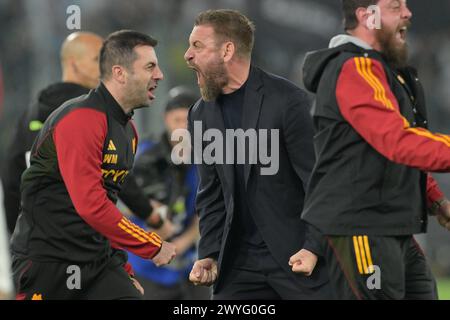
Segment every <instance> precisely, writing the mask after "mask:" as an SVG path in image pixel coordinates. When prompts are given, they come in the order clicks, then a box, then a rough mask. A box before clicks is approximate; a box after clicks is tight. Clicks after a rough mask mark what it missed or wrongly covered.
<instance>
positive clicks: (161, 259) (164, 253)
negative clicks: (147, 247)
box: [152, 241, 177, 267]
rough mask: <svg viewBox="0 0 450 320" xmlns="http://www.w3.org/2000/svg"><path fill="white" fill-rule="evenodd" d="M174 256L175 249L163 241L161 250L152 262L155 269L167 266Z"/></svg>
mask: <svg viewBox="0 0 450 320" xmlns="http://www.w3.org/2000/svg"><path fill="white" fill-rule="evenodd" d="M176 255H177V253H176V247H175V246H174V245H173V244H171V243H170V242H167V241H163V243H162V245H161V249H160V250H159V252H158V254H157V255H156V256H154V257H153V259H152V261H153V262H154V263H155V264H156V266H157V267H161V266H163V265H165V264H169V263H170V262H171V261H172V259H173V258H175V256H176Z"/></svg>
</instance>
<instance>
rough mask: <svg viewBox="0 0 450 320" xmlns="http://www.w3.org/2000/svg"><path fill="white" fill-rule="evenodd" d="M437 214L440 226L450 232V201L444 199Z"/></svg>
mask: <svg viewBox="0 0 450 320" xmlns="http://www.w3.org/2000/svg"><path fill="white" fill-rule="evenodd" d="M435 213H436V219H437V221H438V222H439V224H440V225H441V226H443V227H444V228H446V229H447V230H450V201H449V200H448V199H443V201H442V202H441V204H440V206H439V208H438V209H437V210H436V212H435Z"/></svg>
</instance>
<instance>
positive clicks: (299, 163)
mask: <svg viewBox="0 0 450 320" xmlns="http://www.w3.org/2000/svg"><path fill="white" fill-rule="evenodd" d="M310 106H311V103H310V99H309V98H308V96H307V94H306V93H305V92H303V91H301V90H297V91H295V93H294V94H293V95H292V96H291V98H290V99H289V102H288V106H287V108H286V111H285V114H284V117H283V120H284V123H283V133H284V139H285V141H286V148H287V151H288V155H289V159H290V161H291V164H292V166H293V168H294V170H295V172H296V173H297V176H298V177H299V178H300V179H301V180H302V184H303V190H305V192H306V190H307V187H308V181H309V177H310V175H311V171H312V169H313V166H314V162H315V154H314V145H313V135H314V130H313V126H312V117H311V115H310V113H309V112H310ZM304 223H305V224H306V222H304ZM321 241H322V236H321V234H320V232H319V231H318V230H317V229H313V227H312V226H310V225H309V224H306V231H305V243H304V244H303V248H304V249H307V250H309V251H311V252H313V253H315V254H317V255H321V252H322V250H321V248H322V246H321Z"/></svg>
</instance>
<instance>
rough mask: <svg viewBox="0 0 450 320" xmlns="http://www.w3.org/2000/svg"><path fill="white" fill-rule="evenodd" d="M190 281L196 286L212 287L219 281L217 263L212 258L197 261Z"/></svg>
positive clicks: (190, 275)
mask: <svg viewBox="0 0 450 320" xmlns="http://www.w3.org/2000/svg"><path fill="white" fill-rule="evenodd" d="M189 280H190V281H191V282H193V283H194V284H195V285H196V286H197V285H201V286H210V285H212V284H213V283H214V282H216V280H217V261H216V260H214V259H211V258H206V259H202V260H197V261H195V263H194V266H193V267H192V270H191V273H190V274H189Z"/></svg>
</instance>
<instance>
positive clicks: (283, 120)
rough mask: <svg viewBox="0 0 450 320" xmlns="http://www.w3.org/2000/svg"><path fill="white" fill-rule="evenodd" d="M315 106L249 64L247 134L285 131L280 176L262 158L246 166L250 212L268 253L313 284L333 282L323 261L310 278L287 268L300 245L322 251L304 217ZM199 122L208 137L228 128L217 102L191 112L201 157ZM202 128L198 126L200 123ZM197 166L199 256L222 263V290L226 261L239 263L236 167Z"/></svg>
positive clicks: (201, 103) (196, 148) (284, 82)
mask: <svg viewBox="0 0 450 320" xmlns="http://www.w3.org/2000/svg"><path fill="white" fill-rule="evenodd" d="M309 107H310V101H309V99H308V96H307V95H306V93H305V92H304V91H303V90H301V89H300V88H298V87H297V86H296V85H294V84H293V83H291V82H289V81H288V80H286V79H283V78H280V77H278V76H275V75H271V74H268V73H266V72H265V71H263V70H261V69H259V68H257V67H254V66H252V67H251V69H250V74H249V78H248V80H247V85H246V91H245V98H244V107H243V119H242V124H243V125H242V127H243V129H244V130H247V129H250V128H253V129H257V130H258V129H267V130H268V131H269V132H270V130H271V129H278V130H279V149H278V150H277V151H278V153H279V169H278V172H277V173H276V174H274V175H261V171H260V170H261V168H263V167H267V165H266V166H265V165H262V164H261V162H260V161H259V160H258V161H257V163H256V164H249V163H247V162H246V164H245V165H244V177H245V185H246V194H245V196H246V198H247V202H248V206H249V210H250V212H251V214H252V216H253V218H254V221H255V223H256V225H257V227H258V230H259V232H260V234H261V236H262V238H263V239H264V241H265V243H266V245H267V247H268V249H269V251H270V252H271V254H272V255H273V257H274V258H275V259H276V260H277V262H278V263H279V264H280V265H281V266H282V268H283V269H284V270H285V271H286V272H287V273H288V274H289V275H290V276H291V277H292V279H293V281H297V282H298V283H299V284H300V285H304V286H307V287H314V286H318V285H320V284H323V283H324V282H326V281H327V277H326V273H325V272H324V270H323V263H319V264H318V266H317V268H316V269H315V271H314V272H313V275H312V276H311V277H305V276H302V275H298V274H294V273H293V272H292V271H291V269H290V267H289V265H288V261H289V258H290V257H291V256H292V255H293V254H294V253H296V252H297V251H298V250H300V249H301V248H304V247H305V248H308V249H310V250H311V251H315V252H317V251H318V248H317V245H318V244H317V243H313V242H312V241H307V242H306V243H305V232H306V231H305V230H306V225H305V223H304V222H303V221H302V220H301V218H300V217H301V212H302V209H303V202H304V196H305V190H306V187H307V183H308V179H309V176H310V172H311V170H312V168H313V165H314V161H315V157H314V147H313V128H312V119H311V116H310V114H309V111H310V110H309V109H310V108H309ZM194 121H201V128H202V131H203V133H204V132H205V131H206V130H207V129H212V128H214V129H218V130H219V131H220V132H221V133H222V134H223V137H225V128H224V122H223V117H222V112H221V109H220V107H219V105H218V104H217V103H216V102H215V101H212V102H205V101H203V100H199V101H198V102H197V103H196V104H195V105H194V106H192V108H191V109H190V111H189V131H190V133H191V139H192V144H193V149H194V152H196V153H197V154H196V155H197V156H199V155H201V153H202V152H203V150H204V148H205V147H206V146H207V145H208V144H209V143H211V142H209V141H206V142H202V144H201V148H199V145H198V144H196V143H195V142H194V139H195V137H194V134H195V126H194ZM196 127H197V129H198V128H199V127H200V126H199V123H197V124H196ZM197 134H198V130H197ZM224 141H225V138H224ZM268 141H269V142H270V141H271V139H270V138H269V139H268ZM224 145H225V143H224ZM269 145H270V143H269ZM253 147H255V145H254V146H253ZM268 149H269V150H270V146H269V148H268ZM224 154H226V150H224ZM197 168H198V172H199V180H200V181H199V189H198V193H197V199H196V210H197V213H198V214H199V217H200V235H201V239H200V242H199V259H202V258H206V257H214V258H215V259H217V261H218V265H219V278H218V281H217V282H216V284H215V288H216V289H217V288H218V287H219V286H220V285H221V279H222V278H221V274H223V273H224V271H225V270H224V268H227V264H226V263H224V261H227V260H229V259H233V252H236V250H237V248H233V245H232V242H231V241H230V240H231V239H230V237H231V233H230V229H231V226H232V220H233V215H234V205H235V203H234V196H233V195H234V171H233V170H234V168H233V165H232V164H218V163H215V164H205V163H204V162H202V163H201V164H199V165H198V166H197Z"/></svg>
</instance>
